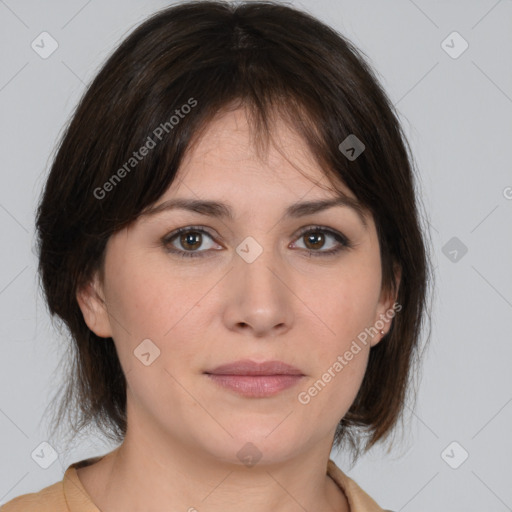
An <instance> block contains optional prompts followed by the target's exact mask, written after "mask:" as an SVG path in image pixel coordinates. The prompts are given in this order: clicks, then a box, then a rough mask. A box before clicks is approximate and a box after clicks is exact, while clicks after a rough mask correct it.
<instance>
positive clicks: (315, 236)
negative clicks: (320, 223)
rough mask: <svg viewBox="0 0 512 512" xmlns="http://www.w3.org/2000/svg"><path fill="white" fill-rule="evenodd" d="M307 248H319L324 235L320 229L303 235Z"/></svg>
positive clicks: (323, 241) (323, 242) (321, 245)
mask: <svg viewBox="0 0 512 512" xmlns="http://www.w3.org/2000/svg"><path fill="white" fill-rule="evenodd" d="M304 239H305V240H306V247H307V248H308V249H315V250H316V249H321V248H322V247H323V245H324V244H325V236H324V235H323V234H322V233H321V232H320V231H313V232H310V233H309V234H306V235H304Z"/></svg>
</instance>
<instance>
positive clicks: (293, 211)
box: [141, 196, 367, 228]
mask: <svg viewBox="0 0 512 512" xmlns="http://www.w3.org/2000/svg"><path fill="white" fill-rule="evenodd" d="M336 206H337V207H345V208H347V207H348V208H351V209H352V210H354V211H355V212H356V213H357V215H358V217H359V219H360V220H361V222H362V224H363V225H364V226H365V228H366V227H367V223H366V217H365V212H364V209H363V207H362V206H361V204H360V203H359V202H358V201H357V200H355V199H353V198H351V197H348V196H341V197H335V198H332V199H319V200H316V201H303V202H298V203H293V204H291V205H290V206H288V207H287V208H286V210H285V211H284V214H283V217H284V218H285V219H297V218H300V217H305V216H306V215H312V214H314V213H318V212H321V211H324V210H327V209H329V208H334V207H336ZM175 209H179V210H187V211H191V212H194V213H199V214H201V215H207V216H210V217H216V218H221V219H229V220H231V221H232V220H233V218H234V215H233V210H232V208H231V206H229V205H228V204H226V203H221V202H218V201H208V200H198V199H186V198H176V199H169V200H168V201H164V202H163V203H160V204H158V205H156V206H152V207H150V208H148V209H146V210H144V211H143V212H142V214H141V215H142V216H153V215H156V214H159V213H161V212H164V211H169V210H175Z"/></svg>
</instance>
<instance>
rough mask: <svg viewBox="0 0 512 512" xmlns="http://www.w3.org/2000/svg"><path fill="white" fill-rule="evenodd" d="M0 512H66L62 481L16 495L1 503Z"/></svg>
mask: <svg viewBox="0 0 512 512" xmlns="http://www.w3.org/2000/svg"><path fill="white" fill-rule="evenodd" d="M0 512H68V508H67V505H66V500H65V498H64V486H63V483H62V481H61V482H57V483H55V484H52V485H49V486H48V487H45V488H44V489H41V490H40V491H39V492H32V493H29V494H23V495H21V496H18V497H17V498H14V499H12V500H10V501H8V502H7V503H5V504H4V505H2V506H1V507H0Z"/></svg>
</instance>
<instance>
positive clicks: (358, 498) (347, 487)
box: [327, 459, 393, 512]
mask: <svg viewBox="0 0 512 512" xmlns="http://www.w3.org/2000/svg"><path fill="white" fill-rule="evenodd" d="M327 474H328V475H329V476H330V477H331V478H332V479H333V480H334V481H335V482H336V483H337V484H338V486H339V487H340V489H341V490H342V491H343V492H344V493H345V496H346V497H347V500H348V503H349V506H350V510H351V511H353V512H393V511H392V510H387V509H383V508H381V507H380V506H379V505H378V504H377V503H376V502H375V500H374V499H373V498H372V497H370V496H369V495H368V494H367V493H366V492H365V491H364V490H363V489H361V487H359V485H358V484H357V483H356V482H355V480H352V478H350V477H349V476H348V475H346V474H345V473H344V472H343V471H342V470H341V469H340V468H339V467H338V466H337V465H336V464H335V462H334V461H333V460H332V459H329V461H328V463H327Z"/></svg>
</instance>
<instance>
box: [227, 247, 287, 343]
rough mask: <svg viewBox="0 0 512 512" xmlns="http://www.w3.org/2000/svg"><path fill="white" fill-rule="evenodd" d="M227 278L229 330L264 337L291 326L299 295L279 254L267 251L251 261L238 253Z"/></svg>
mask: <svg viewBox="0 0 512 512" xmlns="http://www.w3.org/2000/svg"><path fill="white" fill-rule="evenodd" d="M227 278H228V280H227V281H228V282H227V290H226V295H225V297H226V301H225V305H224V307H225V310H224V321H225V323H226V326H227V327H228V329H230V330H237V331H239V332H240V333H243V334H246V335H249V334H250V335H251V336H253V337H258V338H262V337H274V336H278V335H282V334H284V333H286V332H287V331H289V330H290V329H291V328H292V324H293V321H294V314H293V306H294V301H297V298H296V297H295V296H294V294H293V292H292V290H291V288H290V283H289V281H290V279H291V278H290V274H289V273H287V272H286V269H285V266H284V265H280V264H279V256H278V255H277V254H274V253H273V252H272V251H271V250H264V251H263V252H262V253H261V254H260V255H259V256H258V257H257V258H256V259H255V260H254V261H252V262H250V263H249V262H248V261H246V260H244V259H243V258H242V257H238V256H237V257H236V258H235V262H234V268H233V269H232V270H231V272H229V274H228V276H227Z"/></svg>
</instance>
